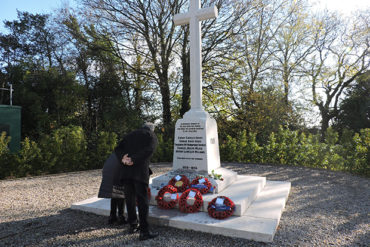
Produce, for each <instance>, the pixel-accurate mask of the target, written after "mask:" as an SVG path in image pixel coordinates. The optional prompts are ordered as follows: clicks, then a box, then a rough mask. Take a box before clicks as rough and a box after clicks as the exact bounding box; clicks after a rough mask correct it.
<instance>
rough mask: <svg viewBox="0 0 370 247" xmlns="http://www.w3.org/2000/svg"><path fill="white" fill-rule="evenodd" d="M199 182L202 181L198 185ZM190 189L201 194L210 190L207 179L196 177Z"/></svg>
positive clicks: (209, 183) (210, 185)
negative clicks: (194, 189)
mask: <svg viewBox="0 0 370 247" xmlns="http://www.w3.org/2000/svg"><path fill="white" fill-rule="evenodd" d="M199 180H201V181H203V182H201V183H199ZM190 187H192V188H196V189H198V190H199V191H200V193H202V194H206V193H208V191H209V190H210V189H211V188H212V184H211V182H209V180H208V179H207V178H204V177H196V178H195V179H194V180H193V181H192V182H191V184H190Z"/></svg>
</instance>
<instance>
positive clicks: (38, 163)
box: [14, 137, 46, 177]
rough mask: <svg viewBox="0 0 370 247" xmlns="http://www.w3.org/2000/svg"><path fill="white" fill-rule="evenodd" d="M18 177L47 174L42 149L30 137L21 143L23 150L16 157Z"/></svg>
mask: <svg viewBox="0 0 370 247" xmlns="http://www.w3.org/2000/svg"><path fill="white" fill-rule="evenodd" d="M14 162H15V164H16V174H17V176H21V177H23V176H27V175H39V174H41V173H43V172H46V171H45V169H44V167H43V159H42V156H41V149H40V148H39V147H38V146H37V143H36V142H34V141H31V140H30V139H29V138H28V137H26V138H25V139H24V141H22V142H21V150H20V151H19V152H18V154H17V155H15V159H14Z"/></svg>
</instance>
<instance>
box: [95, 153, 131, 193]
mask: <svg viewBox="0 0 370 247" xmlns="http://www.w3.org/2000/svg"><path fill="white" fill-rule="evenodd" d="M122 168H123V165H122V164H121V162H119V160H118V159H117V156H116V154H115V153H114V152H113V153H112V154H111V155H110V156H109V158H108V159H107V160H106V161H105V163H104V167H103V170H102V181H101V184H100V189H99V193H98V197H99V198H125V196H124V192H123V186H121V185H120V174H121V170H122Z"/></svg>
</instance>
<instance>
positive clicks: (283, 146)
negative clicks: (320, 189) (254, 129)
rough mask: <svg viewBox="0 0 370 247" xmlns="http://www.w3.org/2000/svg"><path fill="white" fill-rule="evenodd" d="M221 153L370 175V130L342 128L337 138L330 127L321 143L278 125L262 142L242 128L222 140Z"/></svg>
mask: <svg viewBox="0 0 370 247" xmlns="http://www.w3.org/2000/svg"><path fill="white" fill-rule="evenodd" d="M220 153H221V157H222V160H223V161H237V162H244V163H270V164H285V165H295V166H305V167H315V168H324V169H329V170H340V171H349V172H352V173H357V174H361V175H365V176H370V165H369V164H370V129H362V130H361V132H360V133H352V132H350V131H344V132H343V133H342V135H341V138H339V134H338V133H337V132H335V131H333V130H332V129H331V128H329V129H328V130H327V132H326V137H325V142H320V136H319V135H312V134H305V133H299V132H298V131H291V130H288V129H284V128H283V127H280V129H279V131H278V132H277V133H273V132H272V133H271V134H270V136H269V138H268V140H266V141H265V144H263V145H261V144H260V143H258V142H257V141H256V135H255V134H253V133H248V134H247V133H246V132H245V131H243V132H241V133H240V135H239V137H238V138H232V137H230V136H227V137H226V140H223V141H221V144H220Z"/></svg>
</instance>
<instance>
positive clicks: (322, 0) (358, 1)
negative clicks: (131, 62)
mask: <svg viewBox="0 0 370 247" xmlns="http://www.w3.org/2000/svg"><path fill="white" fill-rule="evenodd" d="M309 1H311V2H313V3H314V2H317V3H318V5H319V6H320V7H321V8H324V7H327V8H328V9H329V10H336V11H340V12H342V13H343V14H349V13H350V12H351V11H353V10H355V9H358V8H360V9H364V8H369V7H370V0H309ZM65 3H67V4H70V5H73V3H74V0H0V21H1V29H2V28H3V24H2V23H3V21H4V20H15V19H17V9H18V10H20V11H27V12H30V13H32V14H36V13H37V14H47V13H50V12H52V11H53V10H54V9H57V8H60V7H61V6H63V4H65ZM1 29H0V30H1Z"/></svg>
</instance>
